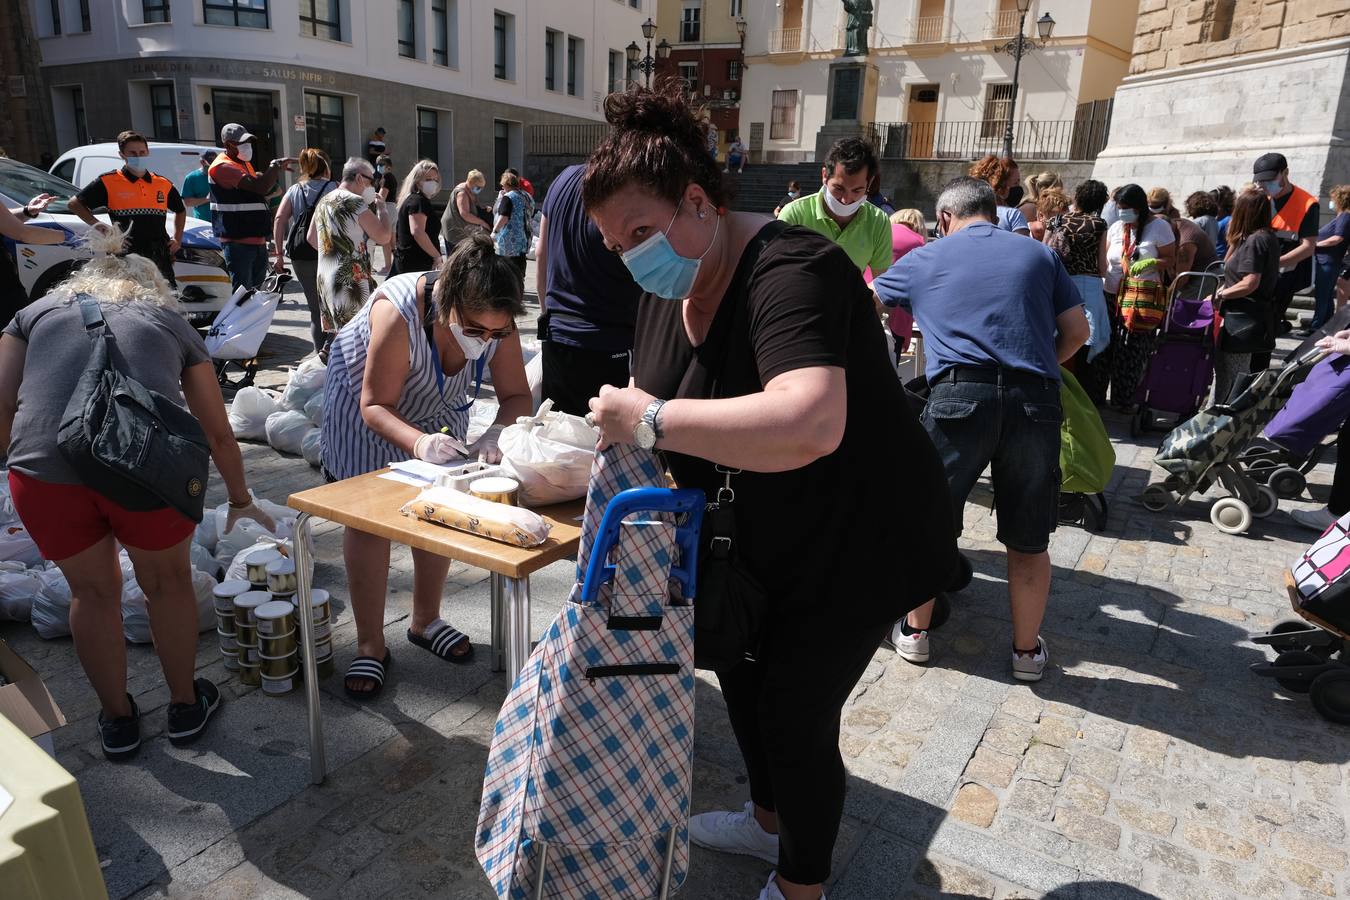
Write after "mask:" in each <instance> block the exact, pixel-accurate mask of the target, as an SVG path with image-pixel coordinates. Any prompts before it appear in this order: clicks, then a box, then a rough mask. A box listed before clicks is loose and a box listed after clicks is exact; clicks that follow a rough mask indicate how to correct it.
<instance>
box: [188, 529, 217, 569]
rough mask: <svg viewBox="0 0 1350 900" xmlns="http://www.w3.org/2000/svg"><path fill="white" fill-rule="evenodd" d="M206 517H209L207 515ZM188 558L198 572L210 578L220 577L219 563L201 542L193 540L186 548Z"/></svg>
mask: <svg viewBox="0 0 1350 900" xmlns="http://www.w3.org/2000/svg"><path fill="white" fill-rule="evenodd" d="M207 518H211V517H210V516H208V517H207ZM188 558H189V559H190V560H191V561H192V568H194V569H196V570H197V571H198V572H204V573H206V574H207V575H210V576H211V577H212V578H219V577H220V572H221V565H220V563H219V562H217V561H216V558H215V556H213V555H212V553H211V551H210V550H207V549H206V548H205V547H203V546H202V545H201V544H198V543H196V542H195V541H194V542H193V544H192V546H191V547H190V548H188Z"/></svg>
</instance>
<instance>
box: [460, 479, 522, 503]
mask: <svg viewBox="0 0 1350 900" xmlns="http://www.w3.org/2000/svg"><path fill="white" fill-rule="evenodd" d="M469 493H471V494H473V495H474V496H475V497H479V498H481V499H483V500H490V501H492V502H493V503H505V504H506V505H507V506H519V505H520V504H519V503H518V502H517V501H518V500H519V498H520V482H518V481H516V480H515V479H514V478H507V477H505V476H493V477H488V478H479V479H478V480H477V481H474V482H471V483H470V484H469Z"/></svg>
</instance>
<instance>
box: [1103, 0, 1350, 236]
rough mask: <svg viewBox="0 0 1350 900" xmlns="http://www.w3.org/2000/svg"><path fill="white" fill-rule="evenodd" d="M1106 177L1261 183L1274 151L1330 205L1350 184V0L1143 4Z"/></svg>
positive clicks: (1201, 185) (1203, 184) (1113, 181)
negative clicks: (1259, 171) (1257, 165)
mask: <svg viewBox="0 0 1350 900" xmlns="http://www.w3.org/2000/svg"><path fill="white" fill-rule="evenodd" d="M1130 73H1131V74H1130V76H1129V77H1128V78H1126V79H1125V81H1124V82H1123V83H1122V85H1121V86H1120V89H1119V90H1118V91H1117V92H1116V99H1115V114H1114V117H1113V122H1112V128H1111V140H1110V143H1109V145H1108V146H1107V148H1106V149H1105V150H1104V151H1103V152H1102V153H1101V154H1100V155H1099V156H1098V157H1097V164H1096V168H1095V169H1094V175H1095V177H1097V178H1099V179H1101V180H1102V181H1105V182H1106V183H1107V184H1108V185H1119V184H1124V183H1126V182H1130V181H1134V182H1137V183H1139V184H1141V185H1144V186H1145V187H1149V186H1152V185H1164V186H1166V187H1168V188H1170V189H1171V191H1172V195H1173V196H1178V195H1181V196H1184V195H1185V194H1187V193H1190V192H1191V191H1194V190H1200V189H1208V188H1212V187H1215V186H1216V185H1219V184H1228V185H1232V186H1234V187H1237V186H1238V185H1241V184H1244V183H1246V182H1248V181H1250V180H1251V177H1252V163H1253V162H1254V161H1255V159H1256V157H1258V156H1260V155H1261V154H1262V153H1266V152H1269V151H1277V152H1280V153H1283V154H1284V155H1285V156H1286V157H1287V158H1288V159H1289V167H1290V172H1289V174H1290V179H1291V180H1293V181H1294V182H1295V183H1296V184H1298V185H1300V186H1302V187H1303V188H1305V189H1307V190H1309V191H1311V192H1313V193H1315V194H1317V195H1318V196H1319V197H1321V198H1322V200H1323V204H1322V212H1323V215H1324V216H1326V215H1327V213H1328V210H1327V204H1326V199H1327V195H1328V192H1329V190H1330V189H1331V187H1332V186H1333V185H1336V184H1341V183H1345V182H1347V181H1350V148H1347V147H1346V145H1345V141H1344V135H1345V134H1346V133H1347V130H1350V90H1347V88H1348V87H1350V0H1141V2H1140V5H1139V19H1138V26H1137V28H1136V34H1135V41H1134V59H1133V62H1132V63H1131V67H1130Z"/></svg>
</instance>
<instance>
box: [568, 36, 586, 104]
mask: <svg viewBox="0 0 1350 900" xmlns="http://www.w3.org/2000/svg"><path fill="white" fill-rule="evenodd" d="M584 44H585V42H584V41H582V39H581V38H576V37H572V36H571V35H570V34H569V35H568V36H567V93H568V94H570V95H571V96H573V97H577V96H580V94H581V87H582V85H581V79H582V65H583V63H582V59H581V56H582V53H583V52H584V51H583V46H584Z"/></svg>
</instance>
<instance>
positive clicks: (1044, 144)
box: [868, 117, 1111, 160]
mask: <svg viewBox="0 0 1350 900" xmlns="http://www.w3.org/2000/svg"><path fill="white" fill-rule="evenodd" d="M1006 124H1007V123H1006V121H1005V120H1002V119H983V120H982V119H975V120H971V121H966V122H875V123H873V124H871V125H870V126H868V137H869V138H870V139H871V140H872V142H873V143H874V144H876V147H877V154H878V156H880V157H882V158H883V159H975V158H977V157H980V156H984V155H985V154H988V153H1000V152H1002V149H1003V131H1004V128H1005V127H1006ZM1110 130H1111V122H1110V119H1109V117H1108V118H1093V119H1061V120H1055V121H1041V122H1037V121H1031V120H1023V121H1020V122H1016V123H1014V125H1013V156H1014V157H1015V158H1016V159H1019V160H1020V159H1066V160H1092V159H1096V158H1097V154H1098V153H1100V152H1101V151H1102V148H1104V147H1105V146H1106V140H1107V137H1108V136H1109V134H1110Z"/></svg>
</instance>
